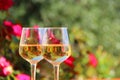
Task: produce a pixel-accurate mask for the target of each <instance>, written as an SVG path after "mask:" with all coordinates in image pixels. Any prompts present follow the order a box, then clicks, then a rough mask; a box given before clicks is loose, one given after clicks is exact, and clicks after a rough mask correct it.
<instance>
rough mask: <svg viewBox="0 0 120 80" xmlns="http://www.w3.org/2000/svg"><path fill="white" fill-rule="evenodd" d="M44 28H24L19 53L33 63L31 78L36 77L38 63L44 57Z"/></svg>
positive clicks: (32, 79) (33, 79)
mask: <svg viewBox="0 0 120 80" xmlns="http://www.w3.org/2000/svg"><path fill="white" fill-rule="evenodd" d="M42 31H43V28H23V29H22V35H21V39H20V46H19V54H20V56H21V57H22V58H23V59H25V60H26V61H28V62H29V63H30V64H31V80H35V77H36V65H37V63H38V62H39V61H41V60H42V59H43V56H42V50H41V49H42V48H41V42H42V41H41V40H42Z"/></svg>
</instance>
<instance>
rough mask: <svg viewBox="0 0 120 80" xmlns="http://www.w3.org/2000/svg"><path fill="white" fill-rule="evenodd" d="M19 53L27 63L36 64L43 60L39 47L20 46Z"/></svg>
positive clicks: (33, 45) (34, 45)
mask: <svg viewBox="0 0 120 80" xmlns="http://www.w3.org/2000/svg"><path fill="white" fill-rule="evenodd" d="M19 53H20V55H21V56H22V57H23V58H24V59H26V60H27V61H29V62H38V61H40V60H42V59H43V57H42V48H41V45H36V44H31V45H27V44H26V45H20V47H19Z"/></svg>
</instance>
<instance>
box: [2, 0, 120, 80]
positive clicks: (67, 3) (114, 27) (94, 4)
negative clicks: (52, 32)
mask: <svg viewBox="0 0 120 80" xmlns="http://www.w3.org/2000/svg"><path fill="white" fill-rule="evenodd" d="M14 2H15V4H14V6H13V7H12V8H11V9H10V10H9V13H8V12H0V24H2V20H4V19H7V20H11V21H12V22H14V23H15V22H19V23H21V24H22V25H23V26H26V27H27V26H33V25H40V26H41V27H53V26H67V27H68V30H69V34H70V40H71V44H72V46H73V47H72V49H73V54H72V55H73V56H74V57H75V59H76V61H75V70H74V71H77V72H78V74H76V75H77V80H79V79H80V78H81V77H94V76H97V77H105V78H107V77H108V78H111V77H120V74H119V73H120V69H119V67H120V64H119V62H120V59H119V57H120V54H119V52H120V37H119V34H120V0H29V1H28V0H14ZM1 15H2V16H1ZM6 15H7V16H6ZM14 40H16V38H15V37H13V41H12V42H9V41H7V42H6V41H5V46H7V47H8V45H9V49H11V51H12V53H13V54H15V53H16V52H17V51H16V50H17V48H18V42H19V39H18V42H16V41H14ZM1 44H2V43H1ZM16 44H17V45H16ZM5 46H4V47H5ZM98 46H103V48H101V47H98ZM87 50H90V51H92V52H93V53H95V55H96V56H97V59H98V66H97V67H96V68H93V67H88V66H87V63H88V56H87V53H86V51H87ZM104 50H105V51H106V52H105V51H104ZM5 51H6V52H4V51H2V50H1V52H3V53H8V52H9V53H10V51H9V50H5ZM6 56H8V57H9V56H11V54H7V55H6ZM14 58H15V57H14ZM14 58H13V63H15V64H17V65H18V62H20V61H21V59H20V60H19V59H16V58H15V59H14ZM14 60H18V62H15V61H14ZM23 62H24V61H23ZM43 63H44V61H43ZM21 64H22V65H24V66H25V64H26V63H22V62H21V63H20V65H21ZM20 65H19V66H20ZM45 65H46V64H44V65H42V67H43V68H46V67H45ZM47 65H48V64H47ZM47 65H46V66H47ZM26 66H28V65H26ZM17 68H18V67H17ZM23 68H24V69H27V68H25V67H23ZM50 68H51V67H50ZM61 68H62V69H61V70H60V72H61V76H62V78H64V79H70V78H73V77H75V75H74V74H75V73H74V72H73V71H72V70H71V69H70V68H69V67H67V66H65V65H64V64H62V66H61ZM18 69H21V67H19V68H18ZM24 69H22V70H24ZM27 70H28V69H27ZM47 70H48V72H49V73H50V72H51V71H50V69H48V67H47V69H46V71H47ZM63 71H66V73H64V72H63ZM26 73H29V72H26ZM68 73H69V74H68ZM44 74H45V73H44V70H42V73H41V75H44ZM47 75H48V74H47ZM38 77H44V76H38ZM48 77H49V76H48ZM64 79H62V80H64ZM43 80H44V79H43Z"/></svg>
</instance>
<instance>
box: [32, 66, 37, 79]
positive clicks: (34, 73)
mask: <svg viewBox="0 0 120 80" xmlns="http://www.w3.org/2000/svg"><path fill="white" fill-rule="evenodd" d="M35 79H36V64H31V80H35Z"/></svg>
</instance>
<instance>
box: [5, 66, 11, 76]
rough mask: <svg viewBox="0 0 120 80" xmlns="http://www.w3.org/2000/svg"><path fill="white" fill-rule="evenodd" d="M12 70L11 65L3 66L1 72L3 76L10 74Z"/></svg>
mask: <svg viewBox="0 0 120 80" xmlns="http://www.w3.org/2000/svg"><path fill="white" fill-rule="evenodd" d="M12 72H13V68H12V66H11V65H9V66H7V67H5V68H3V74H4V75H5V76H7V75H10V74H11V73H12Z"/></svg>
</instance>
